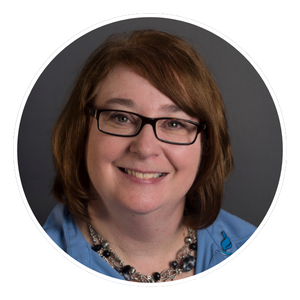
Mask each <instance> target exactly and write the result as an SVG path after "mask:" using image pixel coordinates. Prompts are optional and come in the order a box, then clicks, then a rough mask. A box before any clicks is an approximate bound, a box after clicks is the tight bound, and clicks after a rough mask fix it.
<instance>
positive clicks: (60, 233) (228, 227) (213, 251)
mask: <svg viewBox="0 0 300 300" xmlns="http://www.w3.org/2000/svg"><path fill="white" fill-rule="evenodd" d="M43 228H44V230H45V231H46V232H47V234H48V235H49V236H50V237H51V239H52V240H53V241H54V242H55V243H56V244H57V245H58V246H59V247H60V248H61V249H63V250H64V251H65V252H66V253H68V254H69V255H70V256H71V257H72V258H74V259H75V260H77V261H78V262H80V263H82V264H83V265H85V266H86V267H88V268H91V269H93V270H94V271H97V272H99V273H102V274H104V275H107V276H111V277H113V278H117V279H121V280H124V278H123V277H122V276H121V275H120V274H119V273H118V272H117V271H116V270H114V269H113V268H112V267H111V266H110V265H109V264H108V263H107V262H105V261H104V260H103V259H102V258H101V257H100V256H99V255H98V254H97V253H96V252H95V251H93V250H92V249H91V246H90V245H89V243H88V242H87V241H86V240H85V238H84V237H83V235H82V233H81V231H80V230H79V228H78V226H77V224H76V222H75V221H74V220H73V218H72V216H71V214H70V211H69V209H68V208H67V207H66V206H63V205H61V204H57V205H56V206H55V207H54V209H53V210H52V212H51V214H50V215H49V217H48V219H47V221H46V223H45V225H44V227H43ZM255 229H256V227H254V226H253V225H251V224H249V223H247V222H246V221H244V220H241V219H240V218H238V217H236V216H234V215H231V214H229V213H228V212H226V211H224V210H221V211H220V213H219V215H218V218H217V219H216V221H215V222H214V223H213V224H212V225H211V226H209V227H208V228H206V229H202V230H198V231H197V245H198V250H197V263H196V274H199V273H201V272H203V271H205V270H207V269H209V268H212V267H213V266H215V265H217V264H218V263H220V262H222V261H223V260H225V259H226V258H227V257H229V256H230V255H231V254H232V253H234V252H235V251H236V250H237V249H239V248H240V247H241V246H242V245H243V244H244V243H245V242H246V241H247V239H248V238H249V237H250V236H251V235H252V233H253V232H254V231H255Z"/></svg>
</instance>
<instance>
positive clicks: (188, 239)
mask: <svg viewBox="0 0 300 300" xmlns="http://www.w3.org/2000/svg"><path fill="white" fill-rule="evenodd" d="M184 240H185V242H186V243H187V244H190V243H191V242H192V241H193V239H192V238H191V237H190V236H187V237H186V238H185V239H184Z"/></svg>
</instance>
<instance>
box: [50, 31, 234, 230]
mask: <svg viewBox="0 0 300 300" xmlns="http://www.w3.org/2000/svg"><path fill="white" fill-rule="evenodd" d="M120 64H122V65H126V66H127V67H130V68H131V69H132V70H133V71H134V72H136V73H137V74H138V75H140V76H142V77H144V78H145V79H147V80H148V81H149V82H150V83H151V84H152V85H153V86H154V87H155V88H156V89H158V90H159V91H160V92H161V93H163V94H165V95H166V96H167V97H169V98H170V99H171V100H172V101H173V102H174V103H176V104H177V105H178V106H179V107H180V108H181V109H182V110H183V111H184V112H186V113H187V114H189V115H190V116H192V117H197V118H198V119H199V120H200V121H201V122H204V123H206V125H207V126H206V129H205V131H204V132H202V133H201V137H202V154H201V155H202V157H201V164H200V166H199V170H198V173H197V176H196V178H195V181H194V183H193V185H192V186H191V188H190V190H189V191H188V193H187V195H186V201H185V210H184V215H183V220H184V222H185V223H186V224H187V225H188V226H190V227H192V228H195V229H199V228H205V227H207V226H209V225H211V224H212V223H213V222H214V221H215V219H216V217H217V215H218V213H219V211H220V209H221V203H222V196H223V186H224V182H225V179H226V178H227V176H228V175H229V173H230V171H231V168H232V166H233V159H232V152H231V145H230V139H229V135H228V130H227V121H226V116H225V109H224V103H223V100H222V97H221V94H220V92H219V89H218V88H217V86H216V84H215V82H214V80H213V78H212V76H211V74H210V72H209V71H208V69H207V67H206V66H205V64H204V62H203V61H202V59H201V58H200V57H199V55H198V54H197V53H196V51H195V50H194V49H193V47H191V46H190V45H189V44H188V43H187V42H185V41H184V40H183V39H180V38H178V37H176V36H174V35H171V34H168V33H165V32H160V31H154V30H142V31H133V32H131V33H126V34H121V35H113V36H111V37H110V38H109V39H108V40H106V41H105V42H104V43H103V44H102V45H101V46H100V47H99V48H97V49H96V50H95V51H94V52H93V53H92V54H91V56H90V57H89V58H88V60H87V61H86V63H85V65H84V67H83V68H82V70H81V72H80V74H79V75H78V77H77V80H76V82H75V85H74V88H73V91H72V92H71V95H70V98H69V100H68V102H67V104H66V106H65V107H64V109H63V111H62V113H61V115H60V117H59V119H58V121H57V123H56V126H55V128H54V132H53V137H52V151H53V159H54V167H55V171H56V177H55V179H54V183H53V187H52V192H53V194H54V196H55V198H56V199H57V201H59V202H62V203H64V204H65V205H67V206H68V207H69V209H70V211H71V213H72V214H73V215H74V216H76V217H79V218H81V219H84V220H86V221H87V220H89V214H88V210H87V205H88V202H89V201H90V200H91V199H92V198H93V195H92V189H91V182H90V179H89V175H88V172H87V168H86V160H85V149H86V142H87V136H88V130H89V115H88V114H87V104H88V103H89V102H90V101H92V100H93V99H94V97H95V95H96V93H97V88H98V86H99V83H100V82H101V81H102V80H103V79H105V78H106V77H107V76H108V75H109V74H110V73H111V72H112V71H113V70H114V68H116V67H117V66H118V65H120ZM199 155H200V153H199Z"/></svg>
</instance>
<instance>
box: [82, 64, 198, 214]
mask: <svg viewBox="0 0 300 300" xmlns="http://www.w3.org/2000/svg"><path fill="white" fill-rule="evenodd" d="M93 106H94V107H95V108H96V109H116V110H125V111H130V112H134V113H137V114H140V115H143V116H146V117H151V118H159V117H174V118H181V119H186V120H191V121H195V122H198V121H199V120H197V119H195V118H193V117H191V116H189V115H187V114H186V113H185V112H183V111H182V110H180V109H179V107H178V106H176V105H175V103H174V102H173V101H172V100H170V99H169V98H168V97H167V96H165V95H164V94H162V93H161V92H160V91H158V90H157V89H156V88H155V87H153V86H152V85H151V84H150V83H149V82H148V81H147V80H146V79H144V78H143V77H141V76H139V75H138V74H136V73H135V72H133V71H132V70H131V69H129V68H126V67H123V66H119V67H117V68H116V69H115V70H114V71H113V72H112V73H111V75H110V76H109V77H107V78H106V79H105V80H104V81H103V82H101V84H100V86H99V92H98V93H97V96H96V98H95V102H94V104H93ZM200 157H201V139H200V134H199V135H198V137H197V140H196V141H195V143H194V144H192V145H188V146H183V145H173V144H167V143H164V142H161V141H159V140H157V139H156V137H155V135H154V132H153V128H152V127H151V125H149V124H147V125H145V126H144V127H143V129H142V131H141V132H140V133H139V135H137V136H135V137H118V136H112V135H108V134H105V133H102V132H100V131H99V130H98V128H97V120H96V119H94V118H90V130H89V136H88V142H87V149H86V162H87V169H88V173H89V176H90V180H91V182H92V184H93V186H94V188H95V191H96V194H97V195H98V196H99V197H98V199H101V201H100V202H101V203H102V204H101V205H104V206H105V209H106V211H107V212H109V213H110V212H111V213H113V212H116V211H120V212H122V211H124V212H125V211H128V212H130V213H133V214H147V213H151V212H154V211H158V210H161V211H162V212H163V211H164V212H168V213H169V214H171V213H172V212H175V211H177V212H180V213H181V214H182V212H183V208H184V202H185V195H186V193H187V191H188V190H189V188H190V187H191V185H192V184H193V181H194V179H195V176H196V173H197V170H198V166H199V164H200Z"/></svg>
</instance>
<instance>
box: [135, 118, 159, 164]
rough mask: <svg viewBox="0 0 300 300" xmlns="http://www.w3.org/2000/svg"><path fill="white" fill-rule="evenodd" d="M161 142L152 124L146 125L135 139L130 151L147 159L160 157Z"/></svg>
mask: <svg viewBox="0 0 300 300" xmlns="http://www.w3.org/2000/svg"><path fill="white" fill-rule="evenodd" d="M160 143H161V142H160V141H159V140H158V139H157V138H156V137H155V134H154V131H153V127H152V126H151V125H150V124H146V125H144V127H143V128H142V130H141V132H140V133H139V134H138V135H137V136H135V137H133V140H132V143H131V145H130V151H131V152H133V153H136V154H138V155H139V157H140V158H142V159H146V158H148V157H151V156H158V155H159V154H160V153H161V151H162V150H161V147H160Z"/></svg>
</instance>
